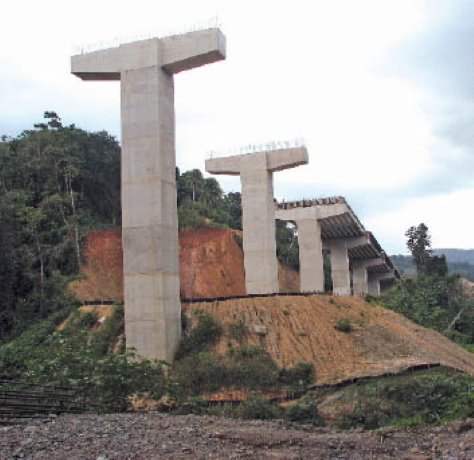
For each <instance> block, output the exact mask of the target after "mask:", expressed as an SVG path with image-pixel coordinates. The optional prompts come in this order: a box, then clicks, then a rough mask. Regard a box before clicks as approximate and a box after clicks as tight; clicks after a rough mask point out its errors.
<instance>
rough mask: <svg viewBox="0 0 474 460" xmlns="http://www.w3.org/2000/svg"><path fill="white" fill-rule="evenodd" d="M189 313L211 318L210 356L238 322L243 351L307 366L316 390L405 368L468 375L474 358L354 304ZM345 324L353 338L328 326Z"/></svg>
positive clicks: (224, 347) (234, 305)
mask: <svg viewBox="0 0 474 460" xmlns="http://www.w3.org/2000/svg"><path fill="white" fill-rule="evenodd" d="M183 307H184V310H185V311H186V312H188V313H190V312H191V311H193V310H202V311H206V312H208V313H210V314H211V315H212V316H214V317H215V318H216V319H217V320H218V321H219V322H220V323H221V324H222V325H223V326H224V328H223V330H224V334H223V335H222V337H221V339H220V341H219V343H218V344H217V346H216V351H217V352H219V353H222V354H225V353H226V352H227V351H228V348H229V344H232V345H235V346H239V343H237V342H236V340H235V338H234V337H232V334H231V332H230V331H231V329H232V328H229V327H226V326H229V325H230V324H236V323H237V324H238V323H242V324H244V326H245V330H246V331H247V332H246V334H245V336H244V344H245V345H259V344H261V345H264V346H265V349H266V350H267V351H268V353H269V354H270V355H271V357H272V358H273V359H274V360H275V361H276V362H277V363H278V365H279V366H282V367H291V366H293V365H295V364H296V363H298V362H308V363H313V364H314V366H315V369H316V382H317V383H318V384H326V383H335V382H338V381H341V380H346V379H352V378H356V377H364V376H377V375H382V374H386V373H396V372H400V371H402V370H404V369H406V368H409V367H411V366H417V365H423V364H442V365H444V366H448V367H453V368H455V369H458V370H461V371H463V372H466V373H468V374H470V375H473V376H474V354H472V353H470V352H468V351H467V350H465V349H464V348H462V347H460V346H459V345H456V344H455V343H453V342H451V341H450V340H448V339H447V338H446V337H444V336H442V335H441V334H439V333H437V332H435V331H433V330H431V329H426V328H424V327H421V326H418V325H416V324H414V323H412V322H411V321H409V320H408V319H406V318H405V317H403V316H401V315H399V314H398V313H395V312H393V311H391V310H388V309H386V308H382V307H380V306H378V305H375V304H373V303H368V302H366V301H365V300H364V299H361V298H354V297H332V296H323V295H314V296H276V297H263V298H262V297H260V298H246V299H236V300H226V301H216V302H194V303H192V304H185V305H183ZM340 318H350V321H351V324H352V327H353V329H352V331H351V332H349V333H344V332H340V331H338V330H336V329H335V328H334V326H335V325H336V323H337V321H338V320H339V319H340Z"/></svg>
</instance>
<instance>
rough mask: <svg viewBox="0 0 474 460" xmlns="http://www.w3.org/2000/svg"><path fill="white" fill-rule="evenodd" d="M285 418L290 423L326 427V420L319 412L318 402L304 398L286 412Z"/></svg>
mask: <svg viewBox="0 0 474 460" xmlns="http://www.w3.org/2000/svg"><path fill="white" fill-rule="evenodd" d="M285 418H286V419H287V420H288V421H290V422H300V423H311V424H313V425H316V426H323V425H324V419H323V418H322V417H321V415H320V414H319V412H318V405H317V403H316V401H313V400H311V399H304V398H303V399H301V400H300V401H298V402H297V403H295V404H292V405H291V406H288V407H287V408H286V411H285Z"/></svg>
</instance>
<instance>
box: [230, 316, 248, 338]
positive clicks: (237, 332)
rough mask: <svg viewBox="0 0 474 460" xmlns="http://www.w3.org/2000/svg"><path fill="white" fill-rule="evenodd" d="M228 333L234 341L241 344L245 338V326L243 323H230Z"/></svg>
mask: <svg viewBox="0 0 474 460" xmlns="http://www.w3.org/2000/svg"><path fill="white" fill-rule="evenodd" d="M229 333H230V335H231V336H232V337H233V338H234V339H235V340H237V341H238V342H239V343H242V340H243V339H244V337H245V325H244V323H243V321H236V322H235V323H230V324H229Z"/></svg>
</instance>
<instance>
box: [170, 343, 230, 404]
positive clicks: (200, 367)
mask: <svg viewBox="0 0 474 460" xmlns="http://www.w3.org/2000/svg"><path fill="white" fill-rule="evenodd" d="M229 380H230V376H229V373H228V370H227V367H226V365H225V364H224V363H223V362H222V361H221V360H219V359H218V358H217V357H216V356H214V355H212V354H210V353H208V352H200V353H193V354H190V355H188V356H186V357H184V358H181V360H179V361H176V363H175V367H174V370H173V375H172V382H173V386H174V389H172V390H171V393H172V395H173V396H174V397H175V398H176V399H178V400H181V399H182V398H183V397H185V396H188V395H196V394H200V393H203V392H212V391H217V390H219V389H220V388H221V387H223V386H225V385H227V384H228V383H229Z"/></svg>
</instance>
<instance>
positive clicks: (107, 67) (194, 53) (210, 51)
mask: <svg viewBox="0 0 474 460" xmlns="http://www.w3.org/2000/svg"><path fill="white" fill-rule="evenodd" d="M225 53H226V43H225V37H224V35H223V34H222V32H221V31H220V30H219V29H208V30H198V31H195V32H189V33H186V34H183V35H174V36H171V37H166V38H162V39H159V38H151V39H148V40H140V41H136V42H132V43H124V44H121V45H119V46H117V47H114V48H108V49H104V50H98V51H93V52H90V53H85V54H79V55H76V56H72V57H71V73H73V74H74V75H76V76H78V77H79V78H81V79H83V80H120V74H121V72H124V71H127V70H132V69H134V70H136V69H144V68H146V67H161V68H162V69H163V70H164V71H166V72H167V73H169V74H175V73H178V72H182V71H184V70H190V69H192V68H194V67H200V66H203V65H205V64H210V63H212V62H216V61H220V60H222V59H225Z"/></svg>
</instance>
